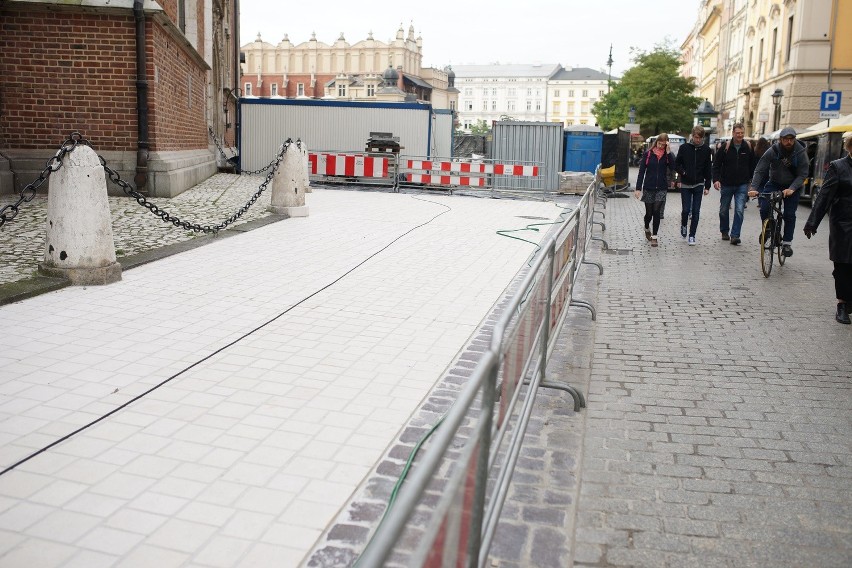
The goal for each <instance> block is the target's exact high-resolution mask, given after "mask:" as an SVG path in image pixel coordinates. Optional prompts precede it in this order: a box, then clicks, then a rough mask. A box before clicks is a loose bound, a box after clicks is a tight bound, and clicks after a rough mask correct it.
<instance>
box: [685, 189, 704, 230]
mask: <svg viewBox="0 0 852 568" xmlns="http://www.w3.org/2000/svg"><path fill="white" fill-rule="evenodd" d="M703 195H704V186H701V185H699V186H697V187H681V188H680V200H681V204H682V205H683V210H682V211H681V213H680V226H681V227H686V221H687V219H689V217H690V215H691V216H692V221H691V222H690V223H689V236H690V237H694V236H695V231H696V229H698V216H699V213H700V212H701V198H702V196H703Z"/></svg>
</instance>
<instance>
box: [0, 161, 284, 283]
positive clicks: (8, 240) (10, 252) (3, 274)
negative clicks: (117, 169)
mask: <svg viewBox="0 0 852 568" xmlns="http://www.w3.org/2000/svg"><path fill="white" fill-rule="evenodd" d="M263 180H264V178H263V177H262V176H238V175H234V174H217V175H215V176H213V177H211V178H209V179H207V180H206V181H204V182H202V183H200V184H198V185H197V186H195V187H193V188H192V189H190V190H188V191H185V192H184V193H181V194H180V195H178V196H177V197H174V198H170V199H168V198H153V197H152V198H150V199H149V201H151V202H152V203H154V204H155V205H157V206H158V207H162V208H165V210H166V211H168V212H169V213H170V214H172V215H176V216H177V217H179V218H180V219H182V220H186V221H190V222H192V223H198V224H200V225H202V226H203V225H208V224H216V223H219V222H221V221H223V220H224V219H226V218H227V217H229V216H230V215H232V214H233V213H235V212H236V211H237V210H238V209H239V208H240V207H242V206H243V205H244V204H245V203H246V202H247V201H248V200H249V199H250V198H251V196H252V195H254V193H255V192H256V191H257V189H258V187H259V186H260V184H261V183H262V182H263ZM270 191H271V188H267V190H266V191H264V192H263V194H262V195H261V196H260V198H259V199H258V201H257V202H256V203H255V204H254V205H252V206H251V208H249V210H248V211H246V213H245V214H243V216H242V217H240V219H239V220H238V221H237V222H235V223H234V224H233V225H232V226H238V225H241V224H243V223H246V222H247V221H252V220H254V219H260V218H262V217H267V216H268V215H269V214H270V213H269V212H268V211H267V209H268V207H269V199H270V197H269V196H270ZM15 201H17V196H16V195H14V196H13V195H0V207H3V206H4V205H7V204H9V203H14V202H15ZM109 206H110V212H111V213H112V219H113V240H114V241H115V250H116V256H118V257H119V258H120V257H123V256H129V255H133V254H136V253H140V252H145V251H149V250H153V249H156V248H159V247H162V246H165V245H171V244H175V243H180V242H184V241H188V240H190V239H193V238H195V237H197V236H199V234H201V233H194V232H192V231H186V230H184V229H180V228H178V227H175V226H174V225H172V224H171V223H165V222H163V221H162V220H161V219H160V218H159V217H156V216H154V215H153V214H151V212H150V211H148V210H147V209H145V208H144V207H142V206H140V205H139V204H138V203H136V201H135V200H133V199H131V198H129V197H118V196H115V197H112V196H111V197H110V198H109ZM46 219H47V195H46V194H44V195H43V194H39V195H37V196H36V198H35V199H33V201H31V202H30V203H24V204H22V205H21V208H20V211H19V212H18V215H17V217H15V219H14V220H12V221H10V222H8V223H6V224H5V225H4V226H3V228H2V229H0V284H6V283H9V282H15V281H17V280H21V279H24V278H28V277H30V276H32V275H33V273H34V272H35V270H36V267H37V265H38V263H39V262H41V261H42V259H43V258H44V235H45V226H46Z"/></svg>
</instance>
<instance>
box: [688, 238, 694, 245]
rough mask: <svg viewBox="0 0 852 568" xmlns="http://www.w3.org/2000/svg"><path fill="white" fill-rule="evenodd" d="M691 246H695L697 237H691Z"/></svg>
mask: <svg viewBox="0 0 852 568" xmlns="http://www.w3.org/2000/svg"><path fill="white" fill-rule="evenodd" d="M689 246H691V247H693V246H695V237H689Z"/></svg>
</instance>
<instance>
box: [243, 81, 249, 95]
mask: <svg viewBox="0 0 852 568" xmlns="http://www.w3.org/2000/svg"><path fill="white" fill-rule="evenodd" d="M243 94H244V95H245V96H247V97H250V96H251V83H246V88H245V89H244V92H243Z"/></svg>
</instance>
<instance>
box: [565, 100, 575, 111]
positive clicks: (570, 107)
mask: <svg viewBox="0 0 852 568" xmlns="http://www.w3.org/2000/svg"><path fill="white" fill-rule="evenodd" d="M565 112H566V114H574V103H573V102H571V101H569V102H568V103H567V104H566V105H565Z"/></svg>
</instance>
